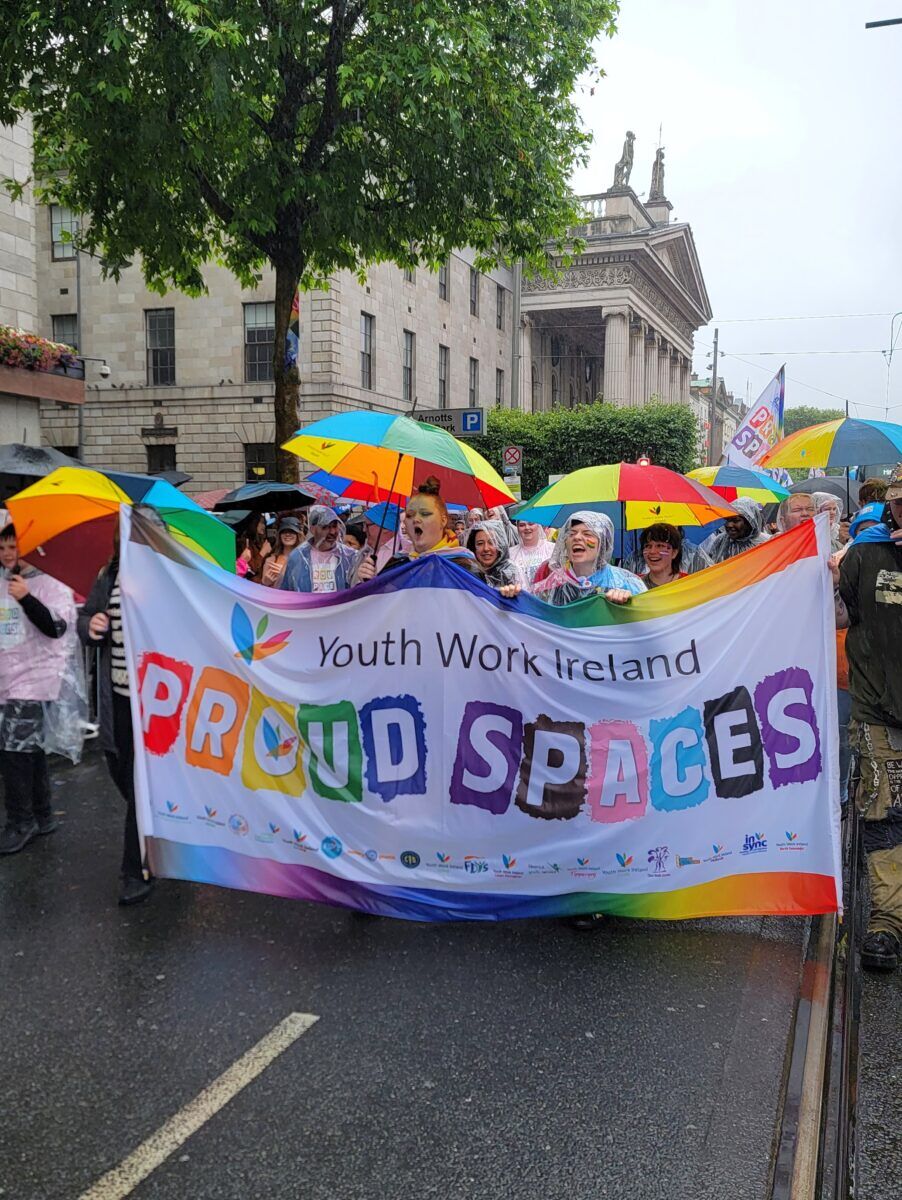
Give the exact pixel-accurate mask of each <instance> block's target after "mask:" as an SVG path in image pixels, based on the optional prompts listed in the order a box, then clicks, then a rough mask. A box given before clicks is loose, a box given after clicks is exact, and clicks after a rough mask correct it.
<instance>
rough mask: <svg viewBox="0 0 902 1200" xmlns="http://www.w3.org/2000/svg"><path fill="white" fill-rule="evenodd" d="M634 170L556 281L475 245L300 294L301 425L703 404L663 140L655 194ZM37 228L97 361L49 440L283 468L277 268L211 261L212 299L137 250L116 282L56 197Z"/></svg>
mask: <svg viewBox="0 0 902 1200" xmlns="http://www.w3.org/2000/svg"><path fill="white" fill-rule="evenodd" d="M621 168H622V162H621V164H618V170H617V172H616V173H615V176H616V178H615V186H614V187H612V188H611V189H609V190H608V191H606V192H600V193H597V194H594V195H592V196H588V197H585V198H584V204H585V212H586V219H585V223H584V224H583V225H582V226H580V227H579V228H578V229H577V230H575V231H574V233H575V235H578V236H579V237H580V238H581V239H582V242H583V246H582V248H581V249H580V251H579V253H577V254H576V255H575V256H574V257H573V259H572V261H570V262H569V263H568V264H566V265H564V264H563V263H562V262H560V261H559V262H558V264H557V265H558V266H559V267H560V271H559V273H558V275H557V277H556V278H554V279H538V278H526V279H524V280H522V286H521V280H520V274H519V272H518V271H510V270H507V269H503V268H502V269H498V270H496V271H493V272H491V273H489V274H483V273H481V272H478V271H476V270H475V268H474V266H473V262H472V256H471V255H470V253H469V252H467V251H466V250H462V251H456V252H455V253H453V254H452V255H451V256H450V258H449V260H448V263H447V264H446V266H444V267H443V268H442V269H441V270H440V271H437V272H434V271H431V270H427V269H425V268H417V269H416V270H415V271H412V272H405V271H403V270H401V269H400V268H398V267H394V266H391V265H388V264H380V265H378V266H375V267H373V268H371V270H370V271H369V272H368V274H367V277H366V280H365V282H360V281H359V280H358V279H357V278H356V276H354V275H353V274H352V273H350V272H340V273H338V274H336V275H335V276H334V277H333V278H332V280H331V285H330V287H329V289H328V290H327V291H314V292H308V293H305V294H303V295H302V296H301V314H300V336H301V345H300V358H299V369H300V376H301V400H300V409H299V413H298V425H299V426H300V425H306V424H308V423H309V422H311V421H314V420H316V419H318V418H319V417H322V416H325V415H327V414H329V413H333V412H336V411H341V410H345V409H358V408H360V409H368V408H369V409H381V410H388V411H395V412H405V411H409V410H410V409H411V408H412V407H414V404H416V407H417V408H418V409H424V408H425V409H435V408H443V407H451V408H462V407H466V406H481V407H484V408H491V407H494V406H495V405H501V406H509V405H515V406H517V407H520V408H522V409H524V410H526V411H535V410H541V409H545V408H551V407H553V406H556V405H574V404H580V403H585V402H587V401H590V400H595V399H597V398H599V397H601V398H603V399H604V401H605V402H609V403H613V404H618V405H631V406H634V405H643V404H645V403H647V402H649V401H650V400H656V399H660V400H663V401H666V402H668V403H684V404H689V403H690V393H689V370H690V362H691V356H692V339H693V335H694V332H695V330H696V329H697V328H699V327H700V326H701V325H703V324H705V323H706V322H707V321H708V320H709V319H710V315H711V310H710V305H709V302H708V298H707V293H706V291H705V286H704V281H703V278H702V274H701V268H700V265H699V261H698V256H697V254H696V250H695V245H694V241H693V238H692V233H691V230H690V228H689V226H688V225H686V224H684V223H675V224H671V223H670V211H671V205H670V203H669V201H668V200H667V199H666V198H665V197H664V191H663V152H659V155H658V158H657V159H656V163H655V172H656V174H655V173H653V176H654V177H653V181H652V183H653V186H652V190H651V193H650V198H649V199H648V201H647V202H646V203H643V202H642V201H641V200H640V199H639V198H638V197H637V195H636V193H635V192H634V191H633V190H632V189H631V187H630V186H629V170H628V169H627V170H624V169H621ZM34 225H35V234H34V243H35V257H36V281H37V319H36V330H37V332H39V333H42V334H44V335H45V336H48V337H53V338H54V339H55V340H60V341H65V342H70V343H74V342H75V341H76V340H78V341H79V346H78V350H79V353H81V354H82V355H84V356H86V358H87V360H88V361H87V364H86V377H87V385H88V386H87V391H86V403H85V406H84V412H83V423H82V429H81V438H80V437H79V425H78V421H77V420H76V416H75V414H74V411H73V410H72V409H71V408H68V407H65V406H63V405H59V404H54V403H46V404H44V405H43V410H42V417H41V420H42V433H43V438H44V440H45V441H46V442H47V443H49V444H51V445H54V446H57V447H59V448H61V449H63V450H65V451H66V452H67V453H75V452H77V451H78V450H79V449H80V450H81V453H82V456H83V459H84V461H85V462H87V463H89V464H91V463H93V464H98V465H106V466H111V467H115V468H118V469H120V470H131V471H147V470H151V471H152V470H160V469H178V470H183V471H185V472H187V473H188V474H190V475H191V476H192V480H191V483H190V484H189V485H188V488H187V490H188V491H189V492H199V491H206V490H208V489H212V488H215V487H218V486H226V485H229V486H232V485H234V484H236V483H238V482H240V481H242V480H244V479H253V478H258V477H260V476H263V475H268V474H270V473H271V472H272V470H273V469H274V461H275V452H274V445H273V439H274V435H275V429H274V421H273V415H272V396H273V385H272V382H271V377H272V368H271V359H272V350H273V338H274V331H273V324H274V313H273V296H274V292H275V289H274V278H273V276H272V274H271V273H270V272H263V274H262V276H261V279H260V282H259V284H258V286H257V287H256V288H255V289H253V290H250V291H247V290H242V289H241V287H240V286H239V284H238V283H237V282H236V281H235V279H234V278H233V277H232V276H231V275H230V274H229V273H228V272H226V271H225V270H224V269H222V268H219V267H216V266H211V267H209V268H208V269H207V270H206V272H205V278H206V283H207V287H208V294H207V295H205V296H203V297H201V298H196V299H192V298H190V297H187V296H184V295H181V294H180V293H176V292H171V293H167V294H166V295H164V296H159V295H156V294H154V293H151V292H149V291H148V290H147V289H146V287H145V286H144V282H143V278H142V275H141V271H140V268H139V266H138V265H137V264H135V265H133V266H130V267H127V268H126V269H125V271H124V272H123V274H122V276H121V278H120V280H119V281H118V283H117V282H114V281H112V280H109V279H104V278H103V275H102V271H101V269H100V263H99V262H98V261H97V260H96V259H94V258H92V257H91V256H90V255H88V254H87V253H85V252H83V251H78V250H76V248H75V246H74V245H73V243H72V242H71V240H69V236H68V235H69V233H71V232H75V231H77V219H76V218H74V217H73V216H72V214H70V213H68V212H67V211H65V210H62V209H59V208H58V207H51V208H49V209H48V208H41V209H39V211H38V212H37V213H36V214H35V220H34ZM518 304H519V311H520V319H519V321H517V316H516V314H517V311H518ZM79 308H80V310H81V311H80V312H79ZM515 322H516V324H517V327H516V329H515V328H514V323H515ZM95 360H103V365H104V372H105V374H106V377H103V376H102V375H101V373H100V367H101V365H102V364H101V363H100V362H98V361H95ZM107 367H108V368H109V370H108V372H106V368H107Z"/></svg>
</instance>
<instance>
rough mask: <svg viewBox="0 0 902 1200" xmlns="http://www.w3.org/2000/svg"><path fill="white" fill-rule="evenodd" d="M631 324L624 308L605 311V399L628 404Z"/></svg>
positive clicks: (607, 402) (610, 402)
mask: <svg viewBox="0 0 902 1200" xmlns="http://www.w3.org/2000/svg"><path fill="white" fill-rule="evenodd" d="M628 356H629V325H628V323H627V313H626V310H624V309H612V310H611V311H610V312H607V313H605V326H604V401H605V404H620V405H622V404H626V403H627V400H628V396H629V374H628Z"/></svg>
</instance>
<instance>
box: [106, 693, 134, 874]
mask: <svg viewBox="0 0 902 1200" xmlns="http://www.w3.org/2000/svg"><path fill="white" fill-rule="evenodd" d="M113 740H114V741H115V743H116V753H115V754H110V753H107V756H106V765H107V767H108V769H109V772H110V775H111V776H112V780H113V783H115V785H116V787H117V788H118V789H119V792H120V794H121V796H122V799H123V800H124V801H125V833H124V837H123V842H122V877H123V879H141V878H142V870H141V868H142V863H141V843H140V841H139V840H138V819H137V817H136V815H135V737H134V733H133V732H132V706H131V701H130V700H129V698H128V696H120V695H119V693H118V692H113Z"/></svg>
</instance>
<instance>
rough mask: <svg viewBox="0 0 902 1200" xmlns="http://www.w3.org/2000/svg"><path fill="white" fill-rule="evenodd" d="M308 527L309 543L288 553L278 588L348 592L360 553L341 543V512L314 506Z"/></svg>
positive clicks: (294, 590)
mask: <svg viewBox="0 0 902 1200" xmlns="http://www.w3.org/2000/svg"><path fill="white" fill-rule="evenodd" d="M307 528H308V530H309V534H308V538H307V541H306V542H304V544H303V545H302V546H298V548H297V549H296V550H292V552H291V554H289V556H288V562H287V563H286V565H285V572H284V574H283V575H282V582H281V583H280V584H279V587H280V588H281V589H282V590H283V591H286V592H317V593H322V592H343V591H345V590H346V589H347V588H348V587H350V576H351V570H352V568H353V566H354V564H355V562H356V561H357V554H356V552H355V551H354V550H352V549H351V548H350V547H349V546H345V545H344V544H343V543H342V540H341V538H342V523H341V521H340V520H339V517H338V513H337V512H336V511H335V509H334V508H329V507H328V506H327V505H325V504H313V505H311V507H310V516H309V518H308V523H307Z"/></svg>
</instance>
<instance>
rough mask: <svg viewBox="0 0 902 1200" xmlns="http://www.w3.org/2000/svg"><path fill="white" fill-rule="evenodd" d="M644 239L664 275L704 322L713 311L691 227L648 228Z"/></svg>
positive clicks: (709, 317) (708, 319)
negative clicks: (685, 297) (696, 310)
mask: <svg viewBox="0 0 902 1200" xmlns="http://www.w3.org/2000/svg"><path fill="white" fill-rule="evenodd" d="M645 240H646V241H647V244H648V246H649V249H650V250H651V252H652V254H653V255H654V257H655V258H656V259H657V260H658V261H659V262H660V263H661V266H662V267H663V268H664V270H665V271H666V272H667V274H668V275H669V276H670V277H671V278H672V279H673V281H674V282H675V283H677V284H678V285H679V287H680V288H681V289H682V290H683V291H684V292H685V293H686V295H687V296H688V297H689V299H690V300H691V301H692V303H693V304H694V305H695V307H696V308H697V309H698V311H699V312H700V313H702V314H704V317H705V320H704V321H703V322H702V323H703V324H707V322H708V321H710V319H711V317H712V315H713V314H712V312H711V303H710V301H709V299H708V293H707V291H706V289H705V281H704V279H703V277H702V271H701V266H700V264H699V261H698V253H697V251H696V249H695V240H694V239H693V237H692V230H691V229H690V228H689V226H688V225H667V226H662V227H660V228H658V229H654V230H651V231H649V232H648V233H647V234H646V235H645Z"/></svg>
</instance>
